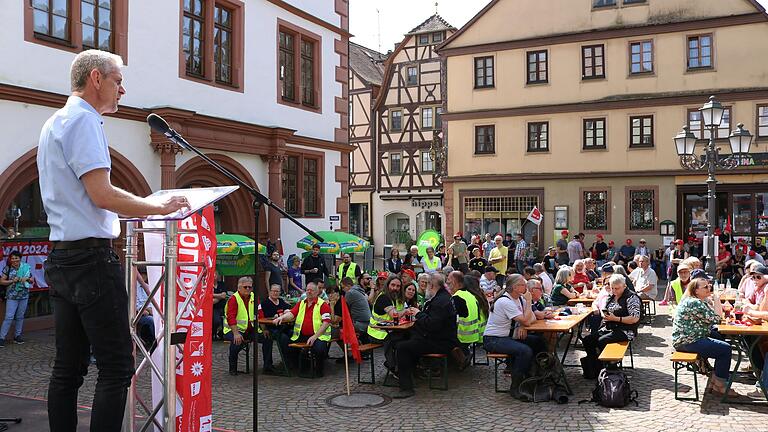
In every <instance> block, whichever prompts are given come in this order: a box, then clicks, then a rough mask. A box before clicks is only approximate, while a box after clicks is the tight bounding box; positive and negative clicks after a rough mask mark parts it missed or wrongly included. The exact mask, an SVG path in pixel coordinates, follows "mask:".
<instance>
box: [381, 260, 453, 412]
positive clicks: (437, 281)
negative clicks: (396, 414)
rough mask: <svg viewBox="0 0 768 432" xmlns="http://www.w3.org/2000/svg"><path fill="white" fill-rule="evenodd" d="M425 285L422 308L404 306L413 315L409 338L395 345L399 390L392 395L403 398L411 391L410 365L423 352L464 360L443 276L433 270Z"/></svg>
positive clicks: (413, 364) (412, 364)
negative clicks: (424, 297)
mask: <svg viewBox="0 0 768 432" xmlns="http://www.w3.org/2000/svg"><path fill="white" fill-rule="evenodd" d="M430 279H431V280H430V284H429V286H428V287H427V293H426V294H427V295H426V297H427V302H426V304H425V305H424V310H421V311H420V310H419V309H417V308H414V307H412V308H408V309H407V310H406V313H407V314H409V315H412V316H414V318H416V323H415V324H414V326H413V328H411V330H410V333H411V338H410V339H409V340H407V341H405V342H401V343H400V344H399V345H398V346H397V369H398V371H399V372H398V375H399V377H400V391H399V392H398V393H396V394H395V395H394V397H395V398H398V399H403V398H407V397H411V396H413V395H414V394H415V392H414V391H413V369H414V368H415V367H416V364H417V363H418V361H419V358H420V357H421V356H422V355H424V354H431V353H438V354H448V353H451V355H452V356H453V357H454V359H455V360H456V361H458V362H459V364H461V365H463V364H464V362H465V358H464V353H463V352H462V351H461V348H459V340H458V338H457V336H456V334H457V328H456V309H455V308H454V307H453V301H452V298H451V294H450V293H448V291H447V290H446V289H445V286H444V280H443V276H442V275H441V274H439V273H434V274H432V275H431V277H430Z"/></svg>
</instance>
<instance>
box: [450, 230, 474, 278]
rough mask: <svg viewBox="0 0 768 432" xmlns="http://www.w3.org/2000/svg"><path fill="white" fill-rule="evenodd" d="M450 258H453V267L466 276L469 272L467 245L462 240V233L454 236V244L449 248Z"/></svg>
mask: <svg viewBox="0 0 768 432" xmlns="http://www.w3.org/2000/svg"><path fill="white" fill-rule="evenodd" d="M448 256H450V257H451V267H453V268H454V269H457V270H459V271H460V272H462V273H465V274H466V273H467V271H469V267H468V266H467V264H468V263H469V257H468V256H467V245H466V243H464V241H463V240H462V237H461V233H460V232H457V233H456V234H454V235H453V243H451V245H450V246H448Z"/></svg>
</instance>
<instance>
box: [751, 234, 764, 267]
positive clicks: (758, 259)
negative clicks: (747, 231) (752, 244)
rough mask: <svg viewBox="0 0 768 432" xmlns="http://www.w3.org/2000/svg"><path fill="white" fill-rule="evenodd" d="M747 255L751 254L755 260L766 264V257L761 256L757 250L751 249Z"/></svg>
mask: <svg viewBox="0 0 768 432" xmlns="http://www.w3.org/2000/svg"><path fill="white" fill-rule="evenodd" d="M758 238H759V237H758ZM747 255H748V256H749V259H751V260H755V261H757V262H759V263H760V264H762V265H765V259H764V258H763V257H762V256H760V254H759V253H757V252H755V251H754V250H751V251H749V252H747Z"/></svg>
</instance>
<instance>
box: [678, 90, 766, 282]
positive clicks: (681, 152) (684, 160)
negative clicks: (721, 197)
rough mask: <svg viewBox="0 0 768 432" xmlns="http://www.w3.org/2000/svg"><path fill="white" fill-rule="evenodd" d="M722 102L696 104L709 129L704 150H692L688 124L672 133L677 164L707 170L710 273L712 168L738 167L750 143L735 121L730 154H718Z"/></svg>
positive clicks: (710, 262) (712, 262)
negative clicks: (674, 135) (716, 143)
mask: <svg viewBox="0 0 768 432" xmlns="http://www.w3.org/2000/svg"><path fill="white" fill-rule="evenodd" d="M724 111H725V110H724V109H723V106H722V105H721V104H720V102H718V100H717V99H715V97H714V96H710V98H709V102H707V103H706V104H704V106H703V107H701V108H699V112H700V113H701V117H702V121H703V122H704V126H705V127H706V128H707V129H708V130H709V141H708V142H707V146H706V148H705V149H704V154H703V155H701V156H699V155H696V154H695V152H694V151H695V149H696V136H695V135H694V134H693V133H692V132H691V131H689V130H688V126H683V130H682V131H680V133H679V134H677V136H676V137H675V149H676V150H677V154H678V156H679V157H680V165H681V166H682V167H683V168H685V169H687V170H691V171H703V170H705V169H706V171H707V238H706V242H707V266H706V271H707V273H708V274H709V275H710V276H714V275H715V266H716V264H717V251H715V250H714V242H713V239H714V229H715V227H714V224H713V220H714V221H715V222H714V223H716V221H717V219H716V218H717V201H716V200H715V189H716V185H717V180H716V179H715V171H716V170H717V169H722V170H733V169H736V168H738V167H739V165H740V164H741V161H742V158H743V157H744V156H745V155H747V154H748V153H749V147H750V146H751V145H752V134H751V133H749V131H748V130H746V129H744V125H743V124H741V123H739V124H738V125H737V127H736V130H734V131H733V132H731V135H730V136H729V137H728V140H729V142H730V145H731V154H730V155H727V156H721V155H720V148H718V147H715V139H716V137H717V130H718V128H719V127H720V123H721V122H722V120H723V112H724Z"/></svg>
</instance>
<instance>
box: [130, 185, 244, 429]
mask: <svg viewBox="0 0 768 432" xmlns="http://www.w3.org/2000/svg"><path fill="white" fill-rule="evenodd" d="M237 189H238V186H224V187H212V188H194V189H169V190H161V191H158V192H155V193H154V194H152V195H150V196H149V197H148V198H149V199H152V200H158V201H163V200H164V199H165V198H167V197H169V196H184V197H186V198H187V200H188V201H189V204H190V207H189V208H188V209H183V210H180V211H178V212H175V213H172V214H169V215H158V216H149V217H146V218H129V219H124V220H125V221H126V233H125V281H126V289H127V291H128V298H129V301H128V313H129V315H128V316H129V317H130V322H129V324H130V332H131V338H132V340H133V343H134V356H135V355H136V349H138V350H139V351H140V352H141V354H142V357H143V359H142V361H141V362H140V363H139V365H138V366H137V367H136V373H135V374H134V376H133V379H132V381H131V386H130V388H129V391H128V398H127V403H126V406H125V414H124V415H125V418H124V419H123V431H124V432H133V431H135V430H139V431H142V432H143V431H146V430H148V429H149V428H151V427H152V426H153V425H154V426H155V430H162V431H166V432H173V431H174V430H175V429H176V410H177V406H176V405H177V403H176V402H177V395H176V367H177V354H178V349H177V345H178V344H182V343H183V342H184V340H185V337H186V333H177V332H176V325H177V322H178V317H179V316H182V315H183V314H184V313H185V312H187V311H189V312H191V313H192V315H193V316H194V315H196V313H197V311H196V310H194V309H195V308H196V305H195V304H193V303H191V302H190V301H189V300H190V299H191V298H192V294H194V292H195V291H197V290H198V288H199V287H200V285H201V283H202V281H203V280H204V275H205V273H203V274H202V275H201V276H200V277H198V278H197V282H196V283H195V284H194V286H193V287H191V288H190V289H189V292H188V294H189V295H188V296H187V300H186V301H185V302H184V303H183V304H182V305H181V306H180V307H178V305H177V299H176V283H177V277H176V268H177V259H178V235H179V234H185V233H189V231H188V230H181V229H179V221H181V220H184V219H186V218H187V217H189V216H190V215H192V214H194V213H196V212H198V211H201V210H202V209H203V208H204V207H206V206H208V205H209V204H212V203H214V202H216V201H218V200H220V199H222V198H224V197H225V196H227V195H229V194H230V193H232V192H234V191H235V190H237ZM139 223H141V226H139ZM139 236H144V238H145V240H146V239H147V237H149V236H162V243H161V245H162V246H161V247H162V255H161V256H160V259H150V255H156V252H159V251H154V253H152V254H149V253H148V254H147V258H146V260H144V261H139V259H138V238H139ZM213 247H214V248H215V247H216V246H215V244H214V245H213ZM184 266H191V267H203V268H204V269H205V271H212V270H213V269H209V268H208V263H206V262H193V263H188V262H185V263H184ZM139 267H157V268H159V269H160V270H161V277H160V278H159V279H158V280H157V282H156V283H155V284H154V286H151V290H150V292H148V293H147V295H148V297H147V301H146V302H145V303H144V304H142V305H137V304H136V289H137V287H136V278H137V272H138V268H139ZM161 286H163V287H165V289H164V291H163V301H162V303H163V304H162V307H160V306H161V305H159V304H158V302H157V301H156V298H158V296H157V294H158V293H159V292H160V287H161ZM140 289H143V288H140ZM137 306H138V307H137ZM148 307H152V309H153V314H157V316H158V318H159V319H155V324H156V327H155V339H156V341H157V342H156V343H157V345H158V346H160V345H161V344H162V346H163V347H164V348H165V349H164V352H163V355H162V358H155V359H153V356H152V355H151V354H150V353H149V352H148V351H147V349H146V348H145V347H144V344H143V343H142V340H141V337H140V336H139V334H138V333H137V331H136V324H137V323H138V321H139V319H140V318H141V317H142V315H143V313H144V311H145V310H146V309H147V308H148ZM158 323H159V324H160V326H159V328H158V326H157V324H158ZM156 357H159V356H156ZM182 361H183V359H182ZM147 367H149V368H150V370H151V374H150V376H152V375H154V376H155V377H156V378H157V379H158V380H159V382H161V383H162V388H163V392H162V398H161V399H160V400H159V401H158V400H156V401H155V402H156V403H153V402H152V400H151V399H152V398H150V400H144V399H143V398H142V397H141V396H140V395H139V394H138V392H137V391H136V388H137V384H138V383H139V381H140V380H141V372H142V371H143V370H145V368H147ZM254 367H255V366H254ZM201 391H208V392H210V391H211V389H210V388H208V389H204V390H201ZM137 404H138V406H137ZM139 407H140V408H141V409H142V411H143V413H142V414H140V415H139V416H138V417H137V412H136V410H137V408H139ZM161 410H162V415H158V414H159V413H160V412H161ZM137 420H138V422H139V425H137V424H136V423H137ZM137 426H138V428H137Z"/></svg>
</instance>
